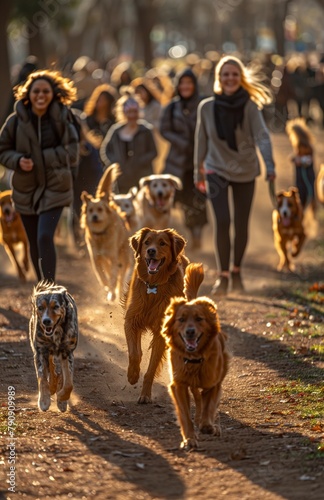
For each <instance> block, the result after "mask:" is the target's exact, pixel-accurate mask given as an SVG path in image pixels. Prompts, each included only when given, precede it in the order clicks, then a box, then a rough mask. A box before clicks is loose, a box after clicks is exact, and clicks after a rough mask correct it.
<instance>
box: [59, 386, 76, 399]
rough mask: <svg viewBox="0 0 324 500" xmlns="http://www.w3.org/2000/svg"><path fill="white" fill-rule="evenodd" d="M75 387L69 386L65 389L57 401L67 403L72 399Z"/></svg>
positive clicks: (60, 392)
mask: <svg viewBox="0 0 324 500" xmlns="http://www.w3.org/2000/svg"><path fill="white" fill-rule="evenodd" d="M72 389H73V387H72V386H68V387H63V388H62V389H61V390H60V391H59V392H58V393H57V401H67V400H68V399H69V398H70V395H71V392H72Z"/></svg>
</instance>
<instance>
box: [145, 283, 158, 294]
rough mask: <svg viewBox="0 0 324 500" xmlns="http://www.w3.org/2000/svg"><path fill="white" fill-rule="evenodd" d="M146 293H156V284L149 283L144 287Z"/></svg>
mask: <svg viewBox="0 0 324 500" xmlns="http://www.w3.org/2000/svg"><path fill="white" fill-rule="evenodd" d="M146 293H147V294H149V293H154V294H157V286H156V285H155V286H152V287H151V286H150V285H147V287H146Z"/></svg>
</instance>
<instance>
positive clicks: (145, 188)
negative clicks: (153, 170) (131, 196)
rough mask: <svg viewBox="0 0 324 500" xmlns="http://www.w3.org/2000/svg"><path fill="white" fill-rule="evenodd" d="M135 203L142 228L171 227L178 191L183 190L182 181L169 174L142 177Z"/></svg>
mask: <svg viewBox="0 0 324 500" xmlns="http://www.w3.org/2000/svg"><path fill="white" fill-rule="evenodd" d="M139 187H140V189H139V192H138V193H137V196H136V199H135V203H136V206H137V210H136V211H137V213H138V217H139V222H140V227H150V228H151V229H164V228H167V227H170V226H171V209H172V207H173V203H174V197H175V193H176V190H177V189H178V190H181V189H182V182H181V180H180V179H179V178H178V177H176V176H174V175H169V174H155V175H148V176H146V177H142V178H141V179H140V181H139Z"/></svg>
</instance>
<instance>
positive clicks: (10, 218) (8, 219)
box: [5, 213, 14, 222]
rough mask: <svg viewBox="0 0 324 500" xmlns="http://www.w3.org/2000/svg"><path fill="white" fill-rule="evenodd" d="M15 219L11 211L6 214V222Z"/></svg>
mask: <svg viewBox="0 0 324 500" xmlns="http://www.w3.org/2000/svg"><path fill="white" fill-rule="evenodd" d="M13 219H14V214H13V213H10V214H6V215H5V221H6V222H12V221H13Z"/></svg>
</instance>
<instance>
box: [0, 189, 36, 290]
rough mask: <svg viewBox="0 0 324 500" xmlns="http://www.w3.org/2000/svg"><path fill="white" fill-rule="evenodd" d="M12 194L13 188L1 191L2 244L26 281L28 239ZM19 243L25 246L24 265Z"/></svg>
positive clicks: (22, 279)
mask: <svg viewBox="0 0 324 500" xmlns="http://www.w3.org/2000/svg"><path fill="white" fill-rule="evenodd" d="M11 195H12V191H11V190H7V191H3V192H2V193H0V244H1V245H3V246H4V249H5V251H6V252H7V255H8V257H9V258H10V260H11V262H12V263H13V264H14V265H15V266H16V269H17V273H18V276H19V278H20V280H21V281H26V273H27V272H28V270H29V253H28V249H29V245H28V239H27V235H26V231H25V228H24V225H23V223H22V220H21V217H20V215H19V214H18V213H17V212H16V211H15V209H14V206H13V203H12V198H11ZM18 245H22V247H23V261H22V265H21V264H20V262H19V260H18V258H17V254H16V248H17V246H18Z"/></svg>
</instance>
